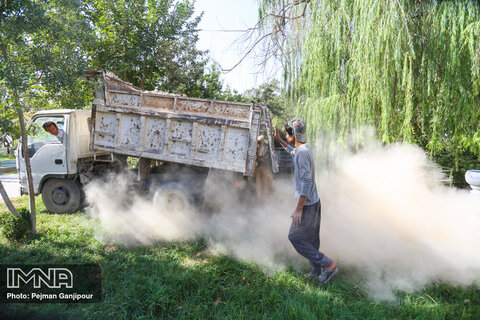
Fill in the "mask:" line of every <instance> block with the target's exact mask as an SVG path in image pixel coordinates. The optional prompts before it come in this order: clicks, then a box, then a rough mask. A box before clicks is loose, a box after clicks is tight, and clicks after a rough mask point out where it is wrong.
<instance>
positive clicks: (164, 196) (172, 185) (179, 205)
mask: <svg viewBox="0 0 480 320" xmlns="http://www.w3.org/2000/svg"><path fill="white" fill-rule="evenodd" d="M153 201H154V203H156V204H159V205H163V206H165V207H166V208H170V209H172V210H173V211H184V210H187V209H188V208H190V207H191V206H192V204H193V199H192V195H191V194H190V193H189V192H188V191H187V190H186V188H185V187H184V186H183V185H182V184H181V183H179V182H177V181H170V182H166V183H164V184H162V185H160V186H159V187H157V188H156V190H155V194H154V198H153Z"/></svg>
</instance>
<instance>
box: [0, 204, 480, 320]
mask: <svg viewBox="0 0 480 320" xmlns="http://www.w3.org/2000/svg"><path fill="white" fill-rule="evenodd" d="M27 201H28V200H27V198H26V197H25V196H24V197H21V198H17V199H15V200H14V203H15V205H16V206H17V207H19V206H22V205H24V206H27ZM37 208H38V215H37V231H38V232H37V234H35V235H33V236H30V237H28V238H27V239H26V240H25V241H23V242H21V243H10V242H8V241H7V240H6V239H5V238H3V236H0V257H1V258H0V259H1V260H0V261H1V263H32V264H33V263H45V264H46V263H73V264H77V263H99V264H100V265H101V268H102V281H103V282H102V288H103V293H104V301H103V302H101V303H90V304H66V303H58V304H3V305H0V310H2V311H0V318H1V319H3V318H7V317H10V316H15V315H17V316H18V315H20V316H22V317H24V316H31V317H33V318H35V319H37V318H39V317H40V318H44V319H167V318H169V319H479V318H480V294H479V292H478V288H477V287H473V286H472V287H468V288H462V287H453V286H447V285H443V284H432V285H430V286H429V287H427V288H424V289H423V290H422V291H421V292H416V293H413V294H408V293H404V292H396V295H397V300H396V301H395V302H379V301H374V300H372V299H371V298H369V297H368V295H367V293H366V292H365V291H364V290H363V289H362V284H361V281H360V280H358V277H356V276H355V272H354V271H353V270H350V269H348V268H343V269H342V270H341V272H340V274H339V275H338V277H337V278H335V280H334V281H332V282H331V283H330V284H328V285H323V286H321V285H317V284H316V283H314V282H312V281H309V280H305V279H304V278H303V277H302V276H301V275H299V274H298V273H297V272H295V271H293V269H289V270H286V271H281V272H276V273H273V274H271V273H267V272H264V271H263V270H262V269H261V268H260V267H259V266H257V265H255V264H254V263H252V262H250V263H248V262H240V261H238V260H236V259H234V258H233V257H231V256H228V255H225V254H214V253H211V251H210V250H208V246H207V244H206V242H205V241H203V240H202V239H198V240H196V241H190V242H157V243H155V245H152V246H140V247H133V248H126V247H121V246H117V245H114V244H103V243H101V242H100V241H99V240H97V238H96V237H95V234H96V231H97V230H98V228H99V225H98V222H97V221H96V220H94V219H91V218H89V217H88V216H87V215H85V214H84V213H81V212H80V213H75V214H71V215H55V214H49V213H47V212H46V211H45V207H44V206H43V203H42V202H41V198H40V197H37ZM5 211H6V208H5V206H4V205H3V203H0V212H5ZM2 312H3V313H4V314H3V315H2V314H1V313H2Z"/></svg>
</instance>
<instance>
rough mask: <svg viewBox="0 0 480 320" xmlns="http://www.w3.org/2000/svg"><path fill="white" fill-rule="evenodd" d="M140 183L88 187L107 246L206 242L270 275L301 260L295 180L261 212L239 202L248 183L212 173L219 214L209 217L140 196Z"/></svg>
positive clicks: (125, 177)
mask: <svg viewBox="0 0 480 320" xmlns="http://www.w3.org/2000/svg"><path fill="white" fill-rule="evenodd" d="M134 180H135V177H134V176H132V175H131V174H127V173H125V174H122V175H115V176H111V177H110V178H109V179H106V180H104V181H94V182H91V183H89V184H88V185H87V187H86V197H87V203H88V209H87V212H88V213H89V214H90V215H91V216H93V217H95V218H98V219H99V220H100V222H101V226H102V230H101V232H100V233H99V234H98V237H99V238H100V240H101V241H103V242H108V243H111V242H113V243H117V244H121V245H124V246H135V245H150V244H153V243H154V242H155V241H158V240H167V241H170V240H191V239H195V238H198V237H203V238H204V239H206V240H207V241H208V243H209V247H210V248H211V249H213V250H214V251H216V252H223V253H231V254H233V255H234V256H236V257H237V258H239V259H241V260H249V261H255V262H256V263H258V264H260V265H262V266H264V267H267V270H269V271H272V270H279V269H281V268H283V267H284V266H285V264H286V263H288V264H290V263H291V262H292V261H299V260H300V259H299V258H298V256H297V255H296V254H295V251H294V249H293V248H292V247H291V245H290V243H289V241H288V238H287V234H288V229H289V226H290V214H291V211H293V208H294V206H295V202H294V200H293V196H292V188H293V187H292V185H291V182H290V179H287V181H277V182H278V183H277V185H276V188H275V189H276V192H274V193H273V194H271V196H270V197H268V198H267V199H266V201H265V203H263V204H262V205H261V206H255V198H254V197H245V198H242V197H240V196H239V195H240V194H241V193H240V189H241V188H244V187H247V188H248V186H246V185H244V184H245V182H244V181H243V180H236V179H235V177H234V176H233V175H231V174H228V173H223V172H221V171H212V172H211V174H210V175H209V178H208V180H207V185H206V197H207V199H208V203H209V204H210V205H211V206H212V207H213V210H211V212H208V213H207V212H199V210H198V209H195V208H193V207H178V206H175V204H173V205H172V203H171V201H168V200H167V199H165V197H164V196H163V195H162V193H161V192H158V193H153V194H150V195H148V196H140V195H139V194H137V193H135V192H134V190H133V188H132V186H131V185H132V181H134ZM236 181H237V183H235V182H236Z"/></svg>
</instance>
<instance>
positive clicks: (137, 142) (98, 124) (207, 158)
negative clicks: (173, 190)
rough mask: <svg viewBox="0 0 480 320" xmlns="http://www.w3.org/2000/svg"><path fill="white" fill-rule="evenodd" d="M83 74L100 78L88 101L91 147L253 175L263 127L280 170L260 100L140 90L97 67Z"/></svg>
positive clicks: (274, 167) (275, 169) (266, 113)
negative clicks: (90, 104)
mask: <svg viewBox="0 0 480 320" xmlns="http://www.w3.org/2000/svg"><path fill="white" fill-rule="evenodd" d="M87 77H89V78H100V80H101V82H102V83H103V85H101V86H100V87H99V89H98V90H97V91H96V94H95V100H94V102H93V105H92V119H91V120H92V130H91V135H90V147H91V149H92V150H101V151H109V152H112V153H115V154H122V155H128V156H134V157H138V158H144V159H150V160H159V161H163V162H172V163H177V164H184V165H193V166H197V167H204V168H214V169H222V170H227V171H234V172H238V173H241V174H243V175H244V176H252V175H253V174H254V170H255V165H256V158H257V145H258V143H257V140H258V137H259V136H263V134H264V132H263V131H264V130H265V129H266V131H267V132H266V133H267V137H268V139H267V140H268V145H269V153H270V159H271V164H272V166H271V168H272V171H273V172H274V173H276V172H278V163H277V155H276V153H275V151H274V145H273V141H272V138H271V134H270V132H271V118H270V113H269V110H268V109H267V108H266V107H265V106H264V105H256V106H254V105H253V104H250V103H241V102H232V101H218V100H207V99H198V98H189V97H184V96H180V95H172V94H166V93H161V92H155V91H144V90H141V89H139V88H136V87H134V86H133V85H131V84H129V83H127V82H124V81H122V80H120V79H118V78H117V77H116V76H115V75H113V74H111V73H107V74H105V73H103V72H99V71H94V72H90V73H88V74H87Z"/></svg>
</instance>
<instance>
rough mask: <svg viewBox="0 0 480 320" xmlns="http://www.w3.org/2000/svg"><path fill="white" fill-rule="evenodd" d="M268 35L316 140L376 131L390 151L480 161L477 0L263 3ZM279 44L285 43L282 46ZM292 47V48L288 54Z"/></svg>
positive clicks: (269, 0) (479, 9)
mask: <svg viewBox="0 0 480 320" xmlns="http://www.w3.org/2000/svg"><path fill="white" fill-rule="evenodd" d="M260 7H261V10H260V12H261V14H262V18H261V19H262V20H263V21H264V28H265V30H267V31H269V30H281V32H276V33H274V35H275V36H276V37H274V38H273V41H274V42H275V43H281V44H282V46H281V47H278V48H279V50H281V51H282V52H284V53H285V54H284V55H283V59H284V62H285V66H286V68H285V72H286V78H285V79H286V81H287V84H288V85H289V87H290V88H291V91H290V92H291V96H292V98H293V99H294V102H295V103H296V104H297V113H299V114H300V115H302V116H304V117H305V118H306V119H307V122H308V125H310V128H313V129H314V130H310V132H311V134H312V135H313V134H315V132H318V131H320V130H325V129H326V130H329V131H332V132H335V133H336V134H337V135H338V136H339V137H340V138H341V139H342V138H345V137H347V136H348V135H349V134H350V133H351V131H352V130H353V129H357V128H359V127H362V126H365V125H369V126H373V127H375V128H376V129H377V135H378V138H379V139H380V140H381V141H383V142H385V143H391V142H396V141H405V142H409V143H417V144H419V145H420V146H422V147H423V148H425V149H427V150H429V151H431V152H432V153H435V152H437V151H439V150H449V151H451V152H453V153H454V154H458V153H459V152H461V151H462V150H465V149H468V150H470V151H471V152H473V153H475V154H477V155H479V156H480V133H479V131H480V78H479V77H480V7H479V4H478V2H477V1H434V0H426V1H409V0H385V1H378V0H339V1H329V0H306V1H290V2H288V1H287V2H285V1H279V0H263V1H262V2H261V5H260ZM278 37H284V39H283V40H284V41H283V42H282V41H279V40H278ZM286 49H288V50H286Z"/></svg>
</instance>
